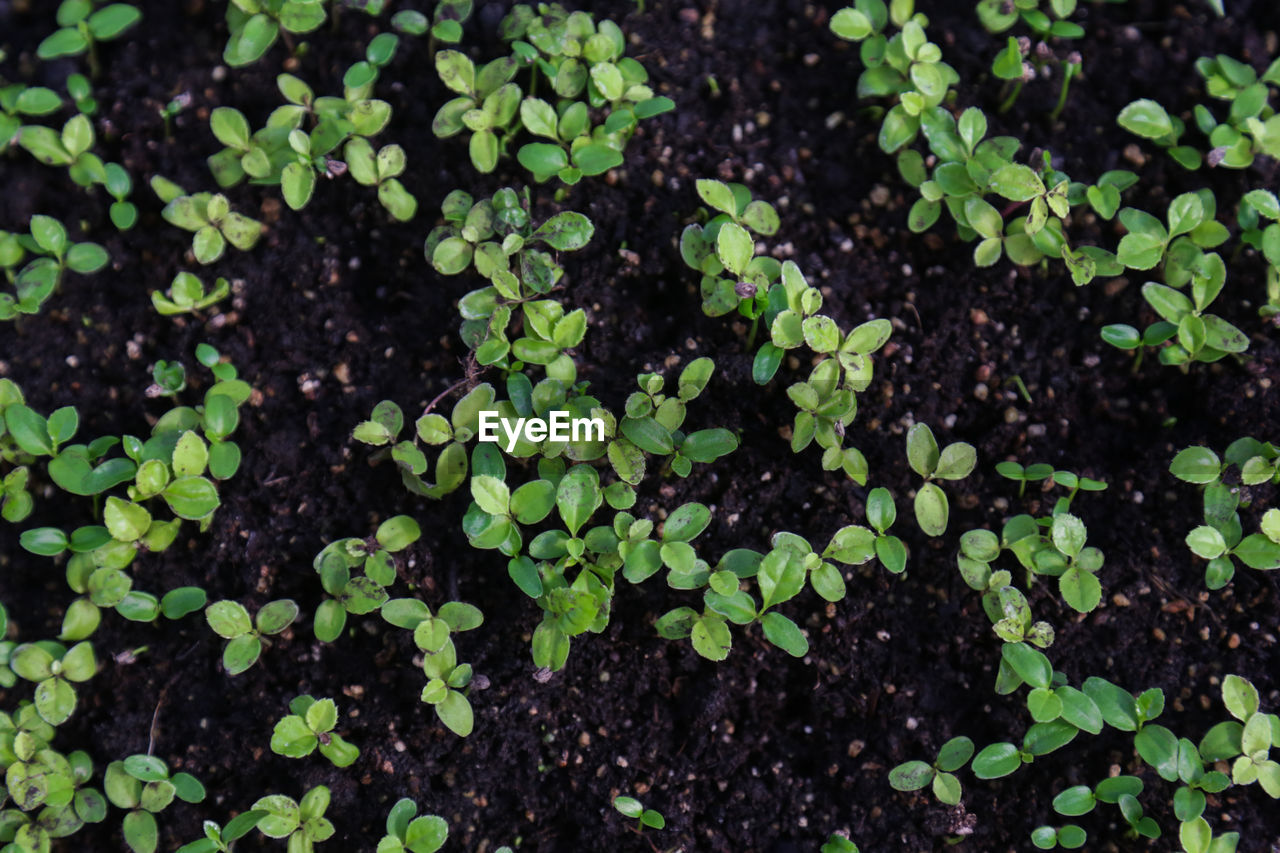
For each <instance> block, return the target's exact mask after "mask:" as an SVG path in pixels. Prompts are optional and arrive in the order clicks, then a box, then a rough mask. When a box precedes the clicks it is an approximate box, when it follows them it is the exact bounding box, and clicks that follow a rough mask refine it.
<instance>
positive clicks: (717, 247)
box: [680, 179, 782, 347]
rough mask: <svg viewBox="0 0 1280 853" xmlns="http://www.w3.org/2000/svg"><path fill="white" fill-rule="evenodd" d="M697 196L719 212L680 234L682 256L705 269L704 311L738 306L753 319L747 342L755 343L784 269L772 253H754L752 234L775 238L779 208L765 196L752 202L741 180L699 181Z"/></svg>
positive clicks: (711, 314) (723, 311)
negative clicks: (761, 199)
mask: <svg viewBox="0 0 1280 853" xmlns="http://www.w3.org/2000/svg"><path fill="white" fill-rule="evenodd" d="M697 189H698V195H699V196H700V197H701V198H702V200H703V201H704V202H706V203H707V204H708V205H710V206H711V207H712V208H714V209H715V210H716V211H718V212H717V213H716V214H715V215H714V216H713V217H712V218H711V220H710V221H709V222H707V223H706V225H698V224H696V223H695V224H693V225H688V226H686V227H685V229H684V231H683V232H682V233H681V234H680V257H681V258H683V259H684V262H685V264H686V265H687V266H689V267H691V268H692V269H695V270H697V271H698V272H700V273H702V283H701V285H700V291H701V293H702V312H703V313H704V314H706V315H707V316H708V317H719V316H722V315H725V314H728V313H730V312H732V311H734V310H735V309H736V310H738V312H739V313H741V314H742V316H744V317H746V318H748V319H750V320H751V321H752V323H751V333H750V335H749V337H748V338H747V346H748V347H750V346H752V345H753V344H754V342H755V331H756V326H757V324H758V322H759V318H760V317H761V316H762V315H763V314H764V312H765V309H766V308H768V306H769V288H770V286H771V285H772V284H773V283H774V282H776V281H777V280H778V277H779V276H780V275H781V274H782V265H781V264H780V263H779V262H778V261H776V260H774V259H773V258H770V257H766V256H764V255H761V256H760V257H755V239H754V238H753V237H752V236H751V235H752V234H753V233H754V234H757V235H760V236H762V237H772V236H773V235H774V234H776V233H777V232H778V225H779V222H778V212H777V211H776V210H775V209H774V207H773V205H771V204H769V203H768V202H764V201H753V200H752V198H751V191H750V190H748V189H747V188H746V187H745V186H743V185H742V184H726V183H724V182H722V181H714V180H703V179H700V180H698V182H697Z"/></svg>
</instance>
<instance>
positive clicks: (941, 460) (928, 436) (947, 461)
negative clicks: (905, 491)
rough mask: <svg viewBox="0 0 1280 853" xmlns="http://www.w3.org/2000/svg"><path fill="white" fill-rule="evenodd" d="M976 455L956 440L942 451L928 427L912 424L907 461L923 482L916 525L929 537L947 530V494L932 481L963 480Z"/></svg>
mask: <svg viewBox="0 0 1280 853" xmlns="http://www.w3.org/2000/svg"><path fill="white" fill-rule="evenodd" d="M977 461H978V454H977V451H976V450H974V447H973V445H972V444H969V443H968V442H964V441H957V442H954V443H952V444H948V445H947V446H946V447H945V448H943V449H942V451H941V452H939V450H938V442H937V440H935V439H934V437H933V430H931V429H929V425H928V424H915V425H914V426H912V427H911V429H909V430H908V431H907V462H908V463H910V465H911V469H912V470H913V471H915V472H916V473H917V474H919V475H920V476H921V477H924V479H925V482H924V485H922V486H921V487H920V488H919V489H918V490H917V491H916V497H915V513H916V523H917V524H919V525H920V529H921V530H922V531H923V532H924V533H925V534H926V535H928V536H941V535H942V534H943V533H945V532H946V529H947V516H948V514H949V510H948V504H947V495H946V493H945V492H943V491H942V489H941V488H940V487H939V486H938V484H937V483H935V482H934V480H963V479H964V478H965V477H968V476H969V475H970V474H971V473H972V472H973V467H974V465H976V464H977Z"/></svg>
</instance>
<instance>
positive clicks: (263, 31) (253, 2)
mask: <svg viewBox="0 0 1280 853" xmlns="http://www.w3.org/2000/svg"><path fill="white" fill-rule="evenodd" d="M326 17H327V13H326V11H325V3H324V2H323V0H231V2H229V3H228V4H227V29H228V30H230V32H231V37H230V38H229V39H227V46H226V48H225V49H223V51H222V59H223V61H224V62H226V63H227V64H228V65H231V66H233V67H236V66H241V65H249V64H251V63H254V62H257V61H258V60H259V59H261V58H262V55H263V54H264V53H266V52H267V51H268V50H270V49H271V45H273V44H275V43H276V39H277V38H278V37H279V36H280V34H281V32H283V33H284V39H285V43H286V44H288V45H289V47H290V50H292V49H293V42H292V40H291V38H290V36H291V35H293V34H299V33H309V32H312V31H314V30H316V29H318V28H319V27H320V25H321V24H323V23H324V22H325V18H326Z"/></svg>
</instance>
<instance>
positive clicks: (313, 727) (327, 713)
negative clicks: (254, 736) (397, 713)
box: [271, 695, 360, 767]
mask: <svg viewBox="0 0 1280 853" xmlns="http://www.w3.org/2000/svg"><path fill="white" fill-rule="evenodd" d="M289 710H290V711H292V712H293V713H292V714H289V715H288V716H285V717H281V718H280V721H279V722H278V723H276V725H275V729H274V730H273V731H272V733H271V751H272V752H274V753H275V754H276V755H283V756H285V757H286V758H304V757H306V756H308V755H310V754H311V753H313V752H315V751H316V748H317V747H319V749H320V754H321V755H323V756H324V757H325V758H327V759H329V760H330V761H331V762H333V766H334V767H350V766H351V765H352V764H354V763H355V760H356V759H357V758H359V757H360V750H359V748H357V747H355V746H353V745H352V744H350V743H348V742H347V741H345V740H343V738H342V736H341V735H337V734H334V733H333V729H334V727H336V726H337V725H338V706H337V705H335V704H334V702H333V700H332V699H315V698H313V697H312V696H309V695H303V696H299V697H297V698H295V699H294V700H293V701H292V702H290V703H289Z"/></svg>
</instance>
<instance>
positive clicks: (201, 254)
mask: <svg viewBox="0 0 1280 853" xmlns="http://www.w3.org/2000/svg"><path fill="white" fill-rule="evenodd" d="M151 186H152V188H153V189H155V191H156V195H158V196H160V200H161V201H163V202H165V206H164V210H162V211H161V215H162V216H164V218H165V221H166V222H169V223H170V224H172V225H176V226H178V227H179V228H181V229H183V230H184V231H193V232H195V236H194V237H193V238H192V240H191V251H192V253H193V254H194V255H195V259H196V260H197V261H198V262H199V263H201V264H211V263H213V262H214V261H216V260H218V259H219V258H221V257H222V255H223V253H224V252H225V251H226V248H227V243H230V244H231V245H232V246H235V247H236V248H237V249H239V250H240V251H242V252H247V251H249V250H250V249H252V248H253V247H254V245H255V244H257V242H258V238H259V237H261V236H262V231H263V226H262V223H261V222H258V221H257V220H255V219H250V218H249V217H247V216H245V215H243V214H240V213H236V212H235V211H233V210H232V209H231V205H230V202H228V201H227V197H226V196H224V195H223V194H222V193H205V192H201V193H195V194H194V195H186V194H185V193H184V191H183V190H182V188H181V187H178V186H177V185H176V184H174V183H173V182H171V181H167V180H164V179H161V178H159V176H157V177H156V178H152V180H151Z"/></svg>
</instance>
